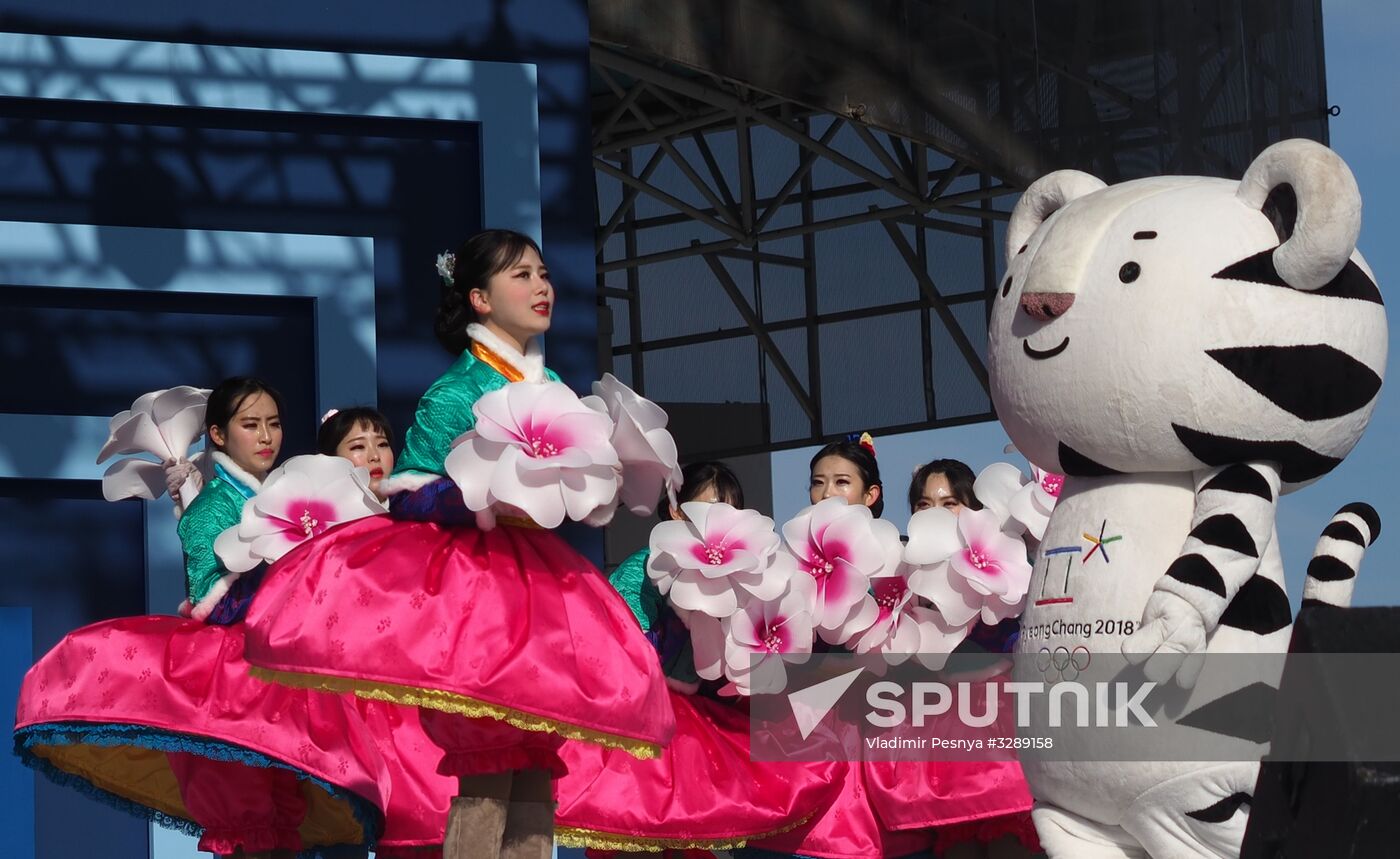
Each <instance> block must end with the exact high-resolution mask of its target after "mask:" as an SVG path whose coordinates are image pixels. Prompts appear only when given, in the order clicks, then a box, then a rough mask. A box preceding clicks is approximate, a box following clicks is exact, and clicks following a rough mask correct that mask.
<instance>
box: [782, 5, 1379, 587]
mask: <svg viewBox="0 0 1400 859" xmlns="http://www.w3.org/2000/svg"><path fill="white" fill-rule="evenodd" d="M1322 13H1323V32H1324V36H1325V39H1326V45H1325V50H1326V62H1327V97H1328V101H1329V102H1330V103H1331V104H1334V105H1339V106H1340V107H1341V109H1342V112H1341V115H1340V116H1337V117H1334V118H1333V119H1332V120H1331V143H1332V148H1333V149H1335V150H1336V151H1337V152H1338V153H1339V154H1340V155H1341V156H1342V158H1343V159H1345V160H1346V162H1347V164H1349V165H1350V166H1351V169H1352V171H1353V172H1354V173H1355V174H1356V179H1357V183H1358V184H1359V185H1360V187H1361V197H1362V205H1363V210H1362V224H1361V241H1360V247H1361V252H1362V254H1363V255H1364V256H1365V257H1366V260H1367V262H1368V263H1370V265H1371V269H1372V270H1373V271H1374V272H1375V273H1376V278H1377V280H1378V282H1379V283H1380V287H1381V292H1382V294H1383V295H1384V296H1385V297H1386V299H1387V301H1388V302H1389V303H1390V304H1391V306H1392V307H1395V306H1400V197H1397V194H1398V193H1400V107H1397V102H1398V101H1400V62H1397V61H1396V59H1395V50H1396V45H1397V44H1400V3H1396V2H1393V0H1323V3H1322ZM1391 318H1392V319H1393V318H1394V316H1393V314H1392V316H1391ZM1396 351H1397V350H1396V349H1394V348H1392V350H1391V357H1390V360H1389V362H1388V366H1387V368H1386V374H1385V375H1386V378H1387V380H1388V384H1387V385H1385V387H1383V388H1382V390H1381V396H1380V403H1379V404H1378V406H1377V408H1376V412H1375V416H1374V417H1373V418H1372V420H1371V425H1370V427H1369V428H1368V429H1367V431H1366V435H1365V436H1364V437H1363V438H1362V439H1361V443H1360V444H1358V445H1357V447H1356V449H1355V450H1354V451H1352V453H1351V455H1350V456H1349V457H1347V459H1346V461H1345V462H1343V463H1342V465H1341V466H1340V467H1339V468H1337V470H1336V471H1334V472H1333V473H1332V474H1330V475H1328V476H1327V477H1325V478H1323V479H1322V480H1321V481H1319V482H1318V483H1317V484H1315V485H1313V486H1310V487H1308V488H1306V489H1302V490H1300V491H1298V492H1296V493H1293V494H1291V495H1287V496H1285V497H1284V498H1283V500H1282V502H1281V503H1280V505H1279V518H1278V523H1279V531H1280V535H1281V542H1282V548H1283V555H1284V564H1285V567H1286V569H1287V575H1288V592H1289V595H1290V596H1291V597H1292V598H1293V601H1294V604H1295V605H1296V604H1297V601H1298V599H1299V597H1300V594H1301V592H1302V581H1303V573H1304V570H1305V569H1306V567H1307V561H1308V558H1309V557H1310V556H1311V555H1312V551H1313V546H1314V544H1315V543H1316V541H1317V536H1318V533H1319V532H1320V531H1321V530H1322V528H1323V526H1324V525H1326V524H1327V520H1328V519H1329V518H1331V516H1332V514H1333V513H1334V512H1336V510H1337V508H1339V507H1341V506H1342V505H1343V504H1346V503H1348V502H1350V501H1366V502H1368V503H1370V504H1371V505H1372V506H1374V507H1375V508H1376V510H1377V511H1379V513H1380V515H1381V519H1382V521H1383V523H1384V524H1383V532H1382V535H1381V539H1380V541H1379V542H1378V543H1377V544H1376V545H1375V546H1373V547H1372V548H1371V549H1370V550H1369V551H1368V553H1367V556H1366V560H1365V563H1364V565H1363V567H1362V572H1361V577H1360V580H1359V582H1358V584H1357V588H1356V595H1355V599H1354V602H1355V604H1357V605H1400V576H1397V575H1396V574H1395V572H1396V571H1397V570H1400V492H1398V491H1397V481H1400V457H1398V456H1397V450H1396V445H1397V442H1398V441H1400V372H1397V368H1396V357H1395V353H1396ZM876 444H877V447H878V450H879V458H880V470H881V472H882V474H881V476H882V477H883V479H884V480H885V481H886V482H887V483H888V484H889V489H890V490H891V491H890V492H889V493H888V494H887V495H886V512H885V518H887V519H889V520H890V521H892V522H894V523H896V524H897V525H899V526H900V527H901V528H902V527H903V526H904V525H905V523H907V522H908V519H909V512H908V506H907V504H906V503H905V501H904V500H903V497H904V491H905V488H906V487H907V486H908V483H909V475H910V474H911V472H912V471H913V469H914V468H915V467H917V466H918V464H919V463H922V462H926V461H928V460H930V459H934V458H936V457H954V458H957V459H962V460H964V461H966V462H967V463H968V464H970V465H971V466H972V467H973V469H974V470H980V469H981V468H982V467H983V466H986V465H988V464H990V463H992V462H996V461H998V460H1007V461H1012V462H1016V463H1017V464H1020V465H1023V466H1024V463H1023V461H1022V460H1020V458H1019V457H1015V456H1008V455H1006V454H1004V453H1002V449H1003V447H1004V446H1005V445H1006V444H1008V439H1007V437H1006V434H1005V433H1004V432H1003V431H1002V429H1001V425H1000V424H979V425H976V426H968V427H956V428H952V429H946V430H934V431H929V432H921V433H909V434H907V435H902V436H890V437H886V438H883V439H877V441H876ZM814 452H815V448H805V449H801V450H793V451H783V452H780V453H776V454H774V455H773V505H774V508H775V509H774V516H775V518H777V520H778V521H779V522H782V521H785V520H786V519H787V518H789V517H791V516H792V515H793V514H794V513H796V512H797V511H798V510H799V509H801V507H802V506H803V505H805V504H806V503H807V501H806V484H807V462H808V460H809V459H810V458H811V456H812V454H813V453H814Z"/></svg>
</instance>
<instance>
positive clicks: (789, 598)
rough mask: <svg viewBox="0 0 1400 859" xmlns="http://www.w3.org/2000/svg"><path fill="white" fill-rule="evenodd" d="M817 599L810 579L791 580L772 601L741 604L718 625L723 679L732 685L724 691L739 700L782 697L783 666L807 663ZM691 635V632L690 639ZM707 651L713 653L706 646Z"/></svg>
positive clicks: (785, 673) (785, 680)
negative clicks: (766, 695) (741, 697)
mask: <svg viewBox="0 0 1400 859" xmlns="http://www.w3.org/2000/svg"><path fill="white" fill-rule="evenodd" d="M816 597H817V594H816V587H815V582H814V581H813V580H812V579H811V578H809V577H807V576H793V577H792V578H790V579H789V580H788V583H787V587H786V588H785V589H784V591H783V593H782V594H781V595H779V597H778V598H777V599H772V600H751V601H749V602H746V603H745V604H744V605H743V606H741V607H740V609H739V610H738V611H737V612H735V613H734V614H733V615H732V616H731V617H729V618H728V619H726V620H724V621H722V622H721V624H720V625H721V628H722V630H723V638H724V647H723V650H724V676H725V677H726V678H727V679H728V680H729V681H730V684H732V688H731V687H730V686H726V687H725V690H723V691H729V692H737V693H738V694H740V695H752V694H755V693H760V694H762V693H775V692H781V691H783V688H784V687H785V686H786V685H787V667H786V666H787V665H788V664H789V663H792V664H801V663H803V662H806V661H807V658H808V656H810V655H811V653H812V642H813V630H814V626H813V617H812V609H813V607H814V606H815V605H816ZM706 634H709V633H708V632H707V633H706ZM694 635H695V632H694V629H693V628H692V631H691V636H692V639H693V638H694ZM706 649H707V650H709V649H713V648H711V647H710V646H709V645H708V644H707V645H706ZM696 651H697V652H699V646H698V645H697V646H696ZM702 676H703V675H702Z"/></svg>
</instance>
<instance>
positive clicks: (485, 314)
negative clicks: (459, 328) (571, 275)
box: [471, 247, 554, 351]
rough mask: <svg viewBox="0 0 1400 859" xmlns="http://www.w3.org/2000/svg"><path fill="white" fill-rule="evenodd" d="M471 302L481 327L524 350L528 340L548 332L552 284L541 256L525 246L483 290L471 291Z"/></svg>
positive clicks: (551, 311)
mask: <svg viewBox="0 0 1400 859" xmlns="http://www.w3.org/2000/svg"><path fill="white" fill-rule="evenodd" d="M471 302H472V308H473V309H474V310H476V313H477V316H478V317H479V318H480V319H481V321H482V324H484V325H486V326H487V327H488V328H492V329H495V331H496V333H498V334H504V335H506V336H507V337H508V338H509V339H511V340H514V341H515V342H516V345H517V346H519V347H520V349H521V350H522V351H523V350H524V348H525V344H526V343H528V342H529V340H530V338H532V337H537V336H539V335H541V334H543V333H545V332H546V331H548V330H549V323H550V320H551V319H552V318H553V314H554V285H553V284H552V283H550V281H549V269H547V268H545V265H544V261H543V260H541V259H540V255H539V254H537V253H535V249H534V248H529V247H527V248H526V249H525V252H524V253H522V254H521V255H520V259H518V260H516V261H515V262H514V263H513V264H512V265H509V266H507V267H506V268H505V269H504V270H502V271H499V272H497V273H496V274H494V275H492V276H491V280H490V282H489V283H488V284H487V286H486V289H474V290H472V292H471Z"/></svg>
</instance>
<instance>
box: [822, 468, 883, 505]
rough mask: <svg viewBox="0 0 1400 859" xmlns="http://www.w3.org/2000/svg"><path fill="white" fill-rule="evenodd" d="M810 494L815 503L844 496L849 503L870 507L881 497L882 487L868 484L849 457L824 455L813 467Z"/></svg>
mask: <svg viewBox="0 0 1400 859" xmlns="http://www.w3.org/2000/svg"><path fill="white" fill-rule="evenodd" d="M809 494H810V496H811V499H812V503H813V504H816V503H817V502H818V501H822V500H824V499H827V498H843V499H845V501H846V503H847V504H863V505H864V506H866V507H869V506H870V505H872V504H874V503H875V501H876V499H878V498H879V497H880V487H878V486H866V485H865V481H863V480H862V479H861V476H860V469H859V468H857V467H856V464H855V463H854V462H851V461H850V460H849V459H846V458H845V457H841V456H824V457H822V458H821V459H819V460H817V464H816V465H815V466H814V467H813V468H812V482H811V485H810V487H809Z"/></svg>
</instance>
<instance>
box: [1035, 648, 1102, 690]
mask: <svg viewBox="0 0 1400 859" xmlns="http://www.w3.org/2000/svg"><path fill="white" fill-rule="evenodd" d="M1089 660H1090V657H1089V648H1087V647H1085V646H1084V645H1082V644H1081V645H1078V646H1076V647H1075V648H1074V649H1073V650H1071V649H1070V648H1068V647H1065V646H1064V645H1060V646H1059V647H1056V648H1055V649H1054V650H1051V649H1050V648H1048V647H1042V648H1040V652H1039V653H1037V654H1036V656H1035V667H1036V668H1037V669H1039V670H1040V674H1041V676H1042V677H1044V678H1045V679H1046V680H1049V681H1050V682H1052V683H1053V682H1056V681H1059V680H1074V679H1076V678H1078V677H1079V675H1080V673H1081V672H1083V671H1084V670H1085V669H1087V668H1088V667H1089Z"/></svg>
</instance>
